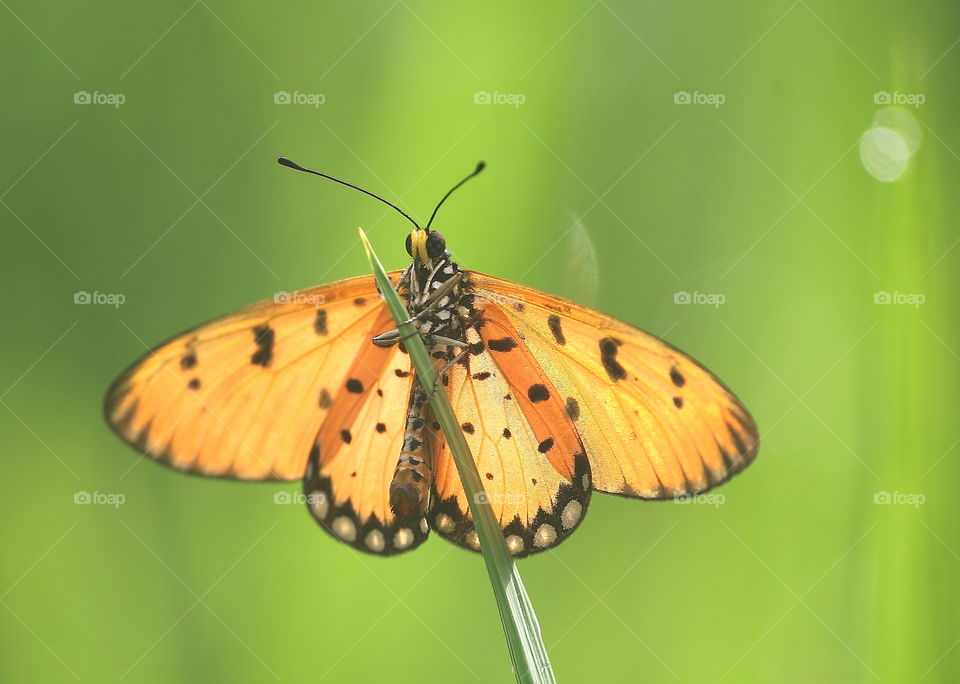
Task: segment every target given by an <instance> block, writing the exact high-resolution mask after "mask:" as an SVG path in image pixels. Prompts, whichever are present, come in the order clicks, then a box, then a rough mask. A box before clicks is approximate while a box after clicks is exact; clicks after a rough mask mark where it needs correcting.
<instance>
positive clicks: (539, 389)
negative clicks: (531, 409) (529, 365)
mask: <svg viewBox="0 0 960 684" xmlns="http://www.w3.org/2000/svg"><path fill="white" fill-rule="evenodd" d="M527 398H528V399H530V401H532V402H533V403H537V402H538V401H546V400H547V399H549V398H550V390H548V389H547V386H546V385H542V384H540V383H537V384H535V385H530V387H529V388H528V389H527Z"/></svg>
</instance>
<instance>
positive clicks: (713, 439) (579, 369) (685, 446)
mask: <svg viewBox="0 0 960 684" xmlns="http://www.w3.org/2000/svg"><path fill="white" fill-rule="evenodd" d="M468 277H469V279H470V282H471V283H472V285H473V288H474V292H475V293H476V296H477V297H478V298H486V299H489V300H492V301H495V302H497V303H498V304H499V305H500V308H499V310H501V311H503V312H504V314H505V315H506V316H507V318H508V319H509V321H510V323H511V324H512V325H513V326H514V327H515V328H516V330H517V331H518V333H519V336H520V338H521V340H520V341H521V342H522V344H523V345H524V346H525V347H526V348H527V349H529V350H530V352H531V353H532V355H533V357H534V358H535V359H536V363H537V364H538V366H539V367H541V368H542V369H543V372H544V373H545V374H546V376H547V377H549V379H550V380H551V382H552V383H553V386H554V387H555V388H556V389H557V391H558V392H559V393H560V394H561V397H562V399H563V402H564V405H565V407H566V409H567V413H568V415H569V416H570V418H571V419H572V420H573V422H574V424H575V425H576V429H577V431H578V432H579V435H580V438H581V439H582V441H583V444H584V446H585V447H586V453H587V457H588V458H589V460H590V465H591V470H592V478H593V486H594V488H595V489H597V490H599V491H603V492H610V493H615V494H622V495H625V496H636V497H642V498H651V499H662V498H669V497H680V496H685V495H689V494H695V493H699V492H702V491H704V490H706V489H708V488H710V487H712V486H715V485H717V484H719V483H721V482H723V481H724V480H726V479H728V478H729V477H731V476H732V475H733V474H735V473H737V472H739V471H740V470H742V469H743V468H745V467H746V466H747V465H749V464H750V462H751V461H752V460H753V459H754V457H755V456H756V454H757V449H758V447H759V436H758V433H757V427H756V424H755V423H754V421H753V418H752V417H751V416H750V414H749V412H748V411H747V409H746V408H745V407H744V406H743V404H741V403H740V401H739V400H738V399H737V398H736V397H735V396H734V395H733V394H732V393H731V392H730V391H729V390H728V389H727V388H726V387H725V386H724V385H723V384H722V383H721V382H720V381H719V380H717V378H715V377H714V376H713V375H711V374H710V372H709V371H707V370H706V369H704V368H703V367H702V366H700V365H699V364H698V363H697V362H696V361H694V360H693V359H692V358H690V357H689V356H687V355H686V354H684V353H683V352H681V351H679V350H677V349H675V348H673V347H671V346H670V345H668V344H666V343H664V342H662V341H661V340H659V339H657V338H655V337H653V336H652V335H649V334H647V333H645V332H643V331H641V330H638V329H636V328H634V327H632V326H629V325H627V324H625V323H622V322H620V321H618V320H616V319H613V318H611V317H609V316H606V315H604V314H602V313H599V312H597V311H594V310H592V309H588V308H586V307H583V306H580V305H578V304H575V303H573V302H571V301H568V300H565V299H561V298H559V297H554V296H552V295H548V294H546V293H543V292H540V291H538V290H534V289H532V288H527V287H523V286H520V285H516V284H514V283H510V282H508V281H505V280H501V279H499V278H494V277H492V276H487V275H483V274H479V273H470V274H469V276H468Z"/></svg>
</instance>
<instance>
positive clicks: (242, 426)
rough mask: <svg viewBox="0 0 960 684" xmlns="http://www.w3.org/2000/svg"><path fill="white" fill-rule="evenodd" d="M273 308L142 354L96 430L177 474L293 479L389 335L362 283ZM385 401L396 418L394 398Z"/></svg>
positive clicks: (384, 317)
mask: <svg viewBox="0 0 960 684" xmlns="http://www.w3.org/2000/svg"><path fill="white" fill-rule="evenodd" d="M390 275H391V278H392V279H393V280H394V281H396V280H397V279H398V278H399V272H393V273H391V274H390ZM278 299H280V300H281V301H275V300H266V301H263V302H260V303H258V304H253V305H251V306H249V307H246V308H244V309H241V310H240V311H237V312H235V313H233V314H229V315H227V316H224V317H222V318H218V319H215V320H213V321H211V322H209V323H206V324H204V325H201V326H199V327H197V328H194V329H193V330H190V331H188V332H186V333H184V334H182V335H179V336H177V337H175V338H173V339H171V340H169V341H167V342H165V343H163V344H161V345H160V346H159V347H157V348H156V349H154V350H152V351H150V352H149V353H147V354H146V355H145V356H144V357H143V358H141V359H140V360H139V361H138V362H136V363H135V364H134V365H133V366H132V367H131V368H129V369H128V370H127V371H126V372H125V373H124V374H123V375H121V376H120V377H119V378H118V379H117V380H116V382H115V383H114V384H113V386H112V387H111V388H110V390H109V392H108V394H107V398H106V404H105V414H106V418H107V422H108V423H109V424H110V425H111V427H113V429H114V430H115V431H116V432H117V434H118V435H119V436H120V437H121V438H123V439H124V440H125V441H127V442H128V443H130V444H131V445H133V446H134V447H135V448H136V449H137V450H138V451H140V452H141V453H143V454H145V455H147V456H149V457H150V458H153V459H155V460H157V461H160V462H162V463H165V464H167V465H169V466H172V467H174V468H177V469H178V470H183V471H188V472H192V473H198V474H202V475H210V476H220V477H234V478H239V479H244V480H295V479H299V478H301V477H303V474H304V471H305V468H306V464H307V458H308V456H309V454H310V451H311V448H312V447H313V445H314V443H315V440H316V439H317V435H318V433H319V432H320V431H321V426H324V425H325V420H326V419H327V418H328V416H329V415H330V414H331V413H335V412H336V410H338V404H340V403H347V402H345V401H343V400H342V398H345V397H354V396H360V395H361V394H362V395H363V396H366V394H365V393H364V392H360V393H358V392H356V391H355V390H356V389H357V387H356V384H355V383H354V382H351V381H353V380H357V381H360V378H355V377H353V376H351V375H350V374H351V373H356V372H359V371H358V369H357V366H356V364H355V362H354V360H355V359H356V358H357V357H358V354H359V353H360V350H361V349H363V350H366V351H365V352H364V355H363V357H362V358H363V359H364V363H365V364H366V365H367V368H365V369H364V370H363V373H364V375H363V377H364V378H374V377H379V375H380V374H381V373H383V372H386V368H387V364H388V363H389V361H390V356H391V350H388V349H382V348H379V347H374V346H373V345H371V344H370V339H371V338H372V337H374V336H375V335H377V334H379V333H382V332H384V331H386V330H389V329H390V328H392V327H393V323H392V321H391V319H390V316H389V313H388V312H387V310H386V307H385V306H384V305H383V303H382V301H381V300H380V298H379V296H378V294H377V289H376V285H375V283H374V280H373V278H372V277H369V276H367V277H361V278H352V279H349V280H343V281H340V282H336V283H332V284H330V285H325V286H321V287H317V288H312V289H309V290H302V291H300V292H296V293H290V294H287V295H284V296H283V297H280V298H278ZM373 384H374V383H373V381H372V380H367V382H366V384H365V385H364V387H367V388H369V387H372V386H373ZM396 401H398V402H399V403H400V405H401V406H402V405H403V404H404V401H405V398H401V397H397V398H396ZM401 422H402V418H401ZM331 429H333V428H331ZM335 429H336V430H339V429H340V428H339V426H338V427H336V428H335ZM401 429H402V427H401ZM322 437H330V435H329V434H327V433H326V432H325V433H324V435H322ZM395 453H397V452H395ZM393 465H396V464H395V463H394V464H393Z"/></svg>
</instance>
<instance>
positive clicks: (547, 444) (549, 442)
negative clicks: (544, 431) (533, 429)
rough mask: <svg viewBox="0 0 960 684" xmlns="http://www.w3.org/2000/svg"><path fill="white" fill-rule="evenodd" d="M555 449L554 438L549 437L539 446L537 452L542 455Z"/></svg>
mask: <svg viewBox="0 0 960 684" xmlns="http://www.w3.org/2000/svg"><path fill="white" fill-rule="evenodd" d="M552 448H553V437H547V438H546V439H545V440H543V441H542V442H540V444H539V445H538V446H537V451H539V452H540V453H541V454H545V453H547V452H548V451H550V450H551V449H552Z"/></svg>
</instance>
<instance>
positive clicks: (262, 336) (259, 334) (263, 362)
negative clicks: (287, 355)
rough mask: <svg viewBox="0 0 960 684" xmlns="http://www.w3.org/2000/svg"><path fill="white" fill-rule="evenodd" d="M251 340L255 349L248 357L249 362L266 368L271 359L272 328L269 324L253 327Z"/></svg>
mask: <svg viewBox="0 0 960 684" xmlns="http://www.w3.org/2000/svg"><path fill="white" fill-rule="evenodd" d="M253 342H254V344H256V345H257V351H255V352H254V353H253V356H251V357H250V363H252V364H254V365H255V366H263V367H264V368H266V367H267V366H269V365H270V361H272V360H273V328H271V327H270V326H269V325H266V324H264V325H258V326H257V327H256V328H254V329H253Z"/></svg>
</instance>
